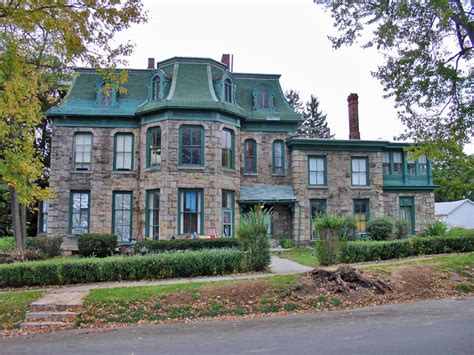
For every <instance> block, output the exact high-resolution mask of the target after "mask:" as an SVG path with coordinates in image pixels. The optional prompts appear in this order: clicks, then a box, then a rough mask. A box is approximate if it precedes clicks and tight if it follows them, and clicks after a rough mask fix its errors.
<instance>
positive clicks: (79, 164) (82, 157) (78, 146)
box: [73, 133, 92, 171]
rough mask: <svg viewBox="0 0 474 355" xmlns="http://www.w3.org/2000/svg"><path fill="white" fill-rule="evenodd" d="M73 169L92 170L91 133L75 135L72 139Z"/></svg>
mask: <svg viewBox="0 0 474 355" xmlns="http://www.w3.org/2000/svg"><path fill="white" fill-rule="evenodd" d="M73 141H74V143H73V169H74V170H76V171H90V170H91V169H92V133H76V134H74V138H73Z"/></svg>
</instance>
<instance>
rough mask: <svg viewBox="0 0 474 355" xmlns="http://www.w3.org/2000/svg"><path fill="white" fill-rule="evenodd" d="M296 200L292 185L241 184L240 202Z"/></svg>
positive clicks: (287, 201)
mask: <svg viewBox="0 0 474 355" xmlns="http://www.w3.org/2000/svg"><path fill="white" fill-rule="evenodd" d="M295 201H296V198H295V194H294V193H293V188H292V187H291V186H290V185H266V184H254V185H241V186H240V199H239V202H241V203H258V202H273V203H285V202H286V203H289V202H295Z"/></svg>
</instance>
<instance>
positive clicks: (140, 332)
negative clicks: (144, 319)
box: [0, 298, 474, 355]
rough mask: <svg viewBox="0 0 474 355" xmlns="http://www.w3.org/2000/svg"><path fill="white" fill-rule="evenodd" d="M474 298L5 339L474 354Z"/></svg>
mask: <svg viewBox="0 0 474 355" xmlns="http://www.w3.org/2000/svg"><path fill="white" fill-rule="evenodd" d="M473 352H474V298H469V299H463V300H443V301H425V302H419V303H412V304H402V305H389V306H380V307H373V308H364V309H359V310H354V311H341V312H321V313H314V314H304V315H296V316H288V317H274V318H262V319H248V320H239V321H212V322H193V323H188V324H166V325H159V326H147V327H127V328H119V329H114V330H105V331H104V330H94V331H86V330H84V329H83V330H75V331H64V332H58V333H53V334H43V335H34V336H28V337H26V336H21V337H14V338H4V339H0V353H2V354H68V355H69V354H86V353H101V354H158V353H160V354H161V353H162V354H248V353H250V354H251V353H264V354H270V353H271V354H273V353H277V354H430V355H434V354H443V355H446V354H473Z"/></svg>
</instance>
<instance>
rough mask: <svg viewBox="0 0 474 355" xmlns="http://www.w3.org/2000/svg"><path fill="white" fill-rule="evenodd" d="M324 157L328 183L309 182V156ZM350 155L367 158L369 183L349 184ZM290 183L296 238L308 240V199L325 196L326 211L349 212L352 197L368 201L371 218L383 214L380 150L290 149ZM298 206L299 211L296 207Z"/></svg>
mask: <svg viewBox="0 0 474 355" xmlns="http://www.w3.org/2000/svg"><path fill="white" fill-rule="evenodd" d="M311 155H318V156H326V159H327V186H321V187H319V186H318V187H315V186H309V185H308V157H309V156H311ZM351 157H367V158H368V161H369V179H370V185H369V186H352V184H351ZM291 170H292V178H293V180H292V186H293V190H294V193H295V196H296V199H297V200H298V205H297V206H296V211H295V213H294V216H293V235H294V236H295V239H296V240H298V238H299V240H301V241H302V242H304V241H309V239H310V200H311V199H325V200H326V201H327V211H328V212H329V213H336V214H343V215H347V214H350V215H352V213H353V200H354V199H369V200H370V205H369V207H370V217H371V218H375V217H381V216H383V214H384V199H383V192H382V187H383V173H382V155H381V153H379V152H369V153H359V152H339V151H304V150H293V151H292V152H291ZM299 209H301V211H300V210H299Z"/></svg>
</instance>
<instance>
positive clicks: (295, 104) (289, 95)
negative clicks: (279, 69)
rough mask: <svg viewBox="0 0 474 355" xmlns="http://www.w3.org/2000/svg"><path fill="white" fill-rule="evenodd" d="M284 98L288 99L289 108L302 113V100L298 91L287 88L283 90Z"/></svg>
mask: <svg viewBox="0 0 474 355" xmlns="http://www.w3.org/2000/svg"><path fill="white" fill-rule="evenodd" d="M285 98H286V100H287V101H288V104H289V105H290V106H291V108H292V109H293V110H294V111H295V112H296V113H299V114H302V113H303V109H304V106H303V101H301V99H300V93H299V92H298V91H296V90H293V89H291V90H289V91H286V92H285Z"/></svg>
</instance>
